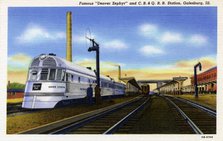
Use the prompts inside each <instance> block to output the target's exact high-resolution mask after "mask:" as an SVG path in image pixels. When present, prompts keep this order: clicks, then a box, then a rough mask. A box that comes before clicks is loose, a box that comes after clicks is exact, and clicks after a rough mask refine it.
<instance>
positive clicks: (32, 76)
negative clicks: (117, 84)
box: [29, 68, 65, 81]
mask: <svg viewBox="0 0 223 141" xmlns="http://www.w3.org/2000/svg"><path fill="white" fill-rule="evenodd" d="M38 72H40V73H39V74H38ZM64 75H65V70H63V69H56V68H42V69H31V70H30V72H29V80H30V81H36V80H44V81H47V80H49V81H53V80H56V81H61V80H62V81H64Z"/></svg>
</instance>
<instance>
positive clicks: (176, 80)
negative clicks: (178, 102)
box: [157, 76, 187, 95]
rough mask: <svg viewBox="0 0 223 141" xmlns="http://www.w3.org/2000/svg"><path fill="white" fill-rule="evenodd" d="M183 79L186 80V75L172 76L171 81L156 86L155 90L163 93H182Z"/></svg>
mask: <svg viewBox="0 0 223 141" xmlns="http://www.w3.org/2000/svg"><path fill="white" fill-rule="evenodd" d="M185 80H187V77H181V76H180V77H173V79H172V81H170V82H168V83H166V84H164V85H162V86H160V87H158V88H157V90H158V91H159V92H160V93H163V94H174V95H175V94H182V88H183V82H184V81H185Z"/></svg>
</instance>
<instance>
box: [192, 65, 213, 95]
mask: <svg viewBox="0 0 223 141" xmlns="http://www.w3.org/2000/svg"><path fill="white" fill-rule="evenodd" d="M197 83H198V91H199V93H216V90H217V66H215V67H213V68H210V69H208V70H207V71H205V72H203V73H200V74H198V75H197ZM191 85H194V76H192V77H191Z"/></svg>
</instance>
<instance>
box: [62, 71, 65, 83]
mask: <svg viewBox="0 0 223 141" xmlns="http://www.w3.org/2000/svg"><path fill="white" fill-rule="evenodd" d="M64 80H65V71H64V70H63V71H62V81H64Z"/></svg>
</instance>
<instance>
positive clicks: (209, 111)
mask: <svg viewBox="0 0 223 141" xmlns="http://www.w3.org/2000/svg"><path fill="white" fill-rule="evenodd" d="M168 97H173V96H168ZM173 98H175V99H177V100H179V101H182V102H184V103H188V104H190V105H192V106H193V107H195V108H198V109H200V110H202V111H205V112H207V113H208V114H210V115H211V116H213V117H216V111H214V110H211V109H209V108H207V107H205V106H203V105H200V104H198V103H195V102H192V101H189V100H186V99H183V98H177V97H173Z"/></svg>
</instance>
